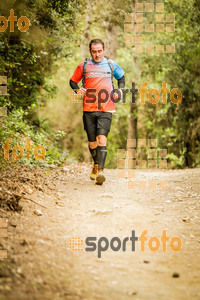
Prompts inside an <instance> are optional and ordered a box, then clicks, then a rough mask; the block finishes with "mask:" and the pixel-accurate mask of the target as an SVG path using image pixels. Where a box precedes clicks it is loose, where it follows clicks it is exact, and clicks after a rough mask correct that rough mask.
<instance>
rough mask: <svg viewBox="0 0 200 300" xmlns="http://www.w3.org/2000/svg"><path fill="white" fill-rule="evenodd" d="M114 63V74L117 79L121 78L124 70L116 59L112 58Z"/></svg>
mask: <svg viewBox="0 0 200 300" xmlns="http://www.w3.org/2000/svg"><path fill="white" fill-rule="evenodd" d="M111 62H112V64H113V69H114V71H113V76H114V77H115V79H120V78H122V77H123V76H124V73H125V72H124V70H123V69H122V68H121V67H120V66H119V65H118V64H117V63H116V62H115V61H114V60H111Z"/></svg>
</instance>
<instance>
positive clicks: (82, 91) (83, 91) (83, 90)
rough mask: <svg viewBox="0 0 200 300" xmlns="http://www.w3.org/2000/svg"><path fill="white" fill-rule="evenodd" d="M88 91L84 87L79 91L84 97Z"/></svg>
mask: <svg viewBox="0 0 200 300" xmlns="http://www.w3.org/2000/svg"><path fill="white" fill-rule="evenodd" d="M86 91H87V90H86V89H84V88H83V87H81V88H80V89H79V90H78V95H82V96H84V95H85V94H86Z"/></svg>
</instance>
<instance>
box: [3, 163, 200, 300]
mask: <svg viewBox="0 0 200 300" xmlns="http://www.w3.org/2000/svg"><path fill="white" fill-rule="evenodd" d="M60 169H61V168H60ZM42 172H43V173H44V174H45V175H44V176H46V177H48V187H47V186H46V188H40V189H38V188H37V190H34V184H32V186H31V187H30V184H29V185H28V183H26V182H25V183H23V185H22V187H23V189H24V190H25V193H26V197H29V198H31V199H33V200H34V201H36V202H38V203H40V204H41V205H43V206H45V207H47V208H43V207H40V206H39V205H37V204H35V203H33V202H31V201H25V199H24V200H23V201H21V204H22V206H23V211H22V213H21V214H18V213H13V212H4V211H3V210H2V211H1V217H4V218H8V239H1V241H2V240H3V242H2V243H3V246H4V248H5V247H6V248H7V250H8V259H4V260H2V261H1V262H0V295H1V296H0V299H1V300H19V299H20V300H21V299H39V300H40V299H41V300H43V299H54V300H57V299H67V300H68V299H73V300H76V299H88V300H89V299H103V300H104V299H105V300H110V299H115V300H123V299H125V300H126V299H127V300H128V299H136V300H148V299H149V300H156V299H159V300H160V299H162V300H169V299H170V300H173V299H180V300H184V299H188V300H189V299H200V267H199V261H200V230H199V228H200V218H199V201H200V184H199V181H200V180H199V178H200V169H188V170H174V171H173V170H169V171H161V170H137V171H136V172H137V174H136V175H137V176H136V179H137V181H149V180H150V181H152V180H156V181H160V180H162V181H165V182H166V185H167V186H166V189H163V188H156V189H149V188H145V189H143V188H142V186H141V187H140V188H136V189H129V188H128V179H119V178H118V177H117V170H106V171H105V174H106V182H105V183H104V185H103V186H96V185H95V184H94V182H93V181H90V179H89V177H88V174H89V172H90V169H89V166H88V165H85V164H84V165H81V166H74V167H73V166H71V165H67V166H65V167H64V168H63V169H62V171H60V170H58V171H57V173H56V175H55V173H53V172H54V171H52V172H51V171H50V172H48V171H42ZM30 174H31V171H30ZM30 174H29V173H26V176H24V178H25V177H30ZM53 174H54V175H53ZM22 175H23V173H22ZM37 179H38V180H40V181H41V184H42V181H43V177H40V175H37ZM27 194H29V195H28V196H27ZM35 209H40V210H41V211H42V216H37V215H36V214H34V210H35ZM132 230H135V235H136V236H137V237H140V235H141V234H142V233H143V231H145V230H147V231H148V233H147V238H148V240H147V241H145V248H144V252H142V251H141V242H140V241H139V240H138V241H136V242H135V251H132V248H131V247H132V246H131V245H132V244H131V242H130V241H128V242H127V243H126V251H122V250H121V249H120V250H119V251H117V252H114V251H113V250H111V249H110V240H111V239H112V238H113V237H118V238H119V239H120V240H121V241H123V239H124V238H125V237H131V235H132ZM163 230H166V233H167V236H169V238H170V240H171V239H172V238H173V237H176V236H178V237H179V238H180V240H181V242H182V248H181V250H180V251H177V252H174V251H172V250H171V248H170V240H169V241H167V249H166V252H163V250H162V242H161V236H162V232H163ZM73 237H80V239H82V240H83V246H82V248H83V249H84V250H83V251H72V249H71V248H70V247H69V241H70V240H71V239H72V238H73ZM86 237H96V238H97V241H98V242H99V239H100V238H101V237H106V238H107V239H108V241H109V248H108V250H107V251H104V252H102V253H101V258H98V253H97V250H96V251H94V252H86V251H85V248H86V244H85V239H86ZM151 237H157V238H158V239H159V241H160V248H159V250H158V251H156V252H153V251H152V250H150V249H149V246H148V245H149V239H150V238H151ZM97 241H96V242H95V243H96V244H97ZM104 245H105V243H103V242H102V247H104ZM174 245H175V246H176V243H175V244H174ZM114 246H115V247H116V246H117V242H115V243H114ZM153 246H154V244H153ZM76 248H81V246H76ZM174 273H177V276H178V277H177V278H176V277H173V274H174ZM174 276H176V275H174Z"/></svg>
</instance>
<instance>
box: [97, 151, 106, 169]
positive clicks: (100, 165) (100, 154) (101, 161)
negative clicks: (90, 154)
mask: <svg viewBox="0 0 200 300" xmlns="http://www.w3.org/2000/svg"><path fill="white" fill-rule="evenodd" d="M106 155H107V147H106V146H98V147H97V157H98V162H99V163H98V170H101V169H102V170H103V169H104V165H105V161H106Z"/></svg>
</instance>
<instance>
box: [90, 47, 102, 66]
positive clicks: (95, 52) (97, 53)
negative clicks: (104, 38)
mask: <svg viewBox="0 0 200 300" xmlns="http://www.w3.org/2000/svg"><path fill="white" fill-rule="evenodd" d="M90 53H91V55H92V60H93V61H94V62H97V63H99V62H101V61H102V60H103V57H104V49H103V46H102V44H92V46H91V50H90Z"/></svg>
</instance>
